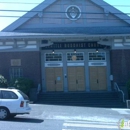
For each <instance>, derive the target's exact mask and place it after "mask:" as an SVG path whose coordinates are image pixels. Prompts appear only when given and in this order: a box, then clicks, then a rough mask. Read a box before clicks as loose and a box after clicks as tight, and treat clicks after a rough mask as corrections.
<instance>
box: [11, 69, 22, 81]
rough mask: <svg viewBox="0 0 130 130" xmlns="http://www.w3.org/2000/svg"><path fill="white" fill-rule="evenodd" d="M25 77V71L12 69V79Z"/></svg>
mask: <svg viewBox="0 0 130 130" xmlns="http://www.w3.org/2000/svg"><path fill="white" fill-rule="evenodd" d="M20 77H23V69H21V68H11V69H10V79H14V78H20Z"/></svg>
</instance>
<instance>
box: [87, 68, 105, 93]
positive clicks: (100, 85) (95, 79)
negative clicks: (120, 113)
mask: <svg viewBox="0 0 130 130" xmlns="http://www.w3.org/2000/svg"><path fill="white" fill-rule="evenodd" d="M89 74H90V75H89V77H90V90H92V91H94V90H99V91H100V90H107V73H106V67H105V66H92V67H89Z"/></svg>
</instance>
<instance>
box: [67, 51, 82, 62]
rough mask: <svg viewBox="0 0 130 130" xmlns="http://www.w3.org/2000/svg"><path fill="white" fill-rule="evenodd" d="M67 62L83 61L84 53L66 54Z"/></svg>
mask: <svg viewBox="0 0 130 130" xmlns="http://www.w3.org/2000/svg"><path fill="white" fill-rule="evenodd" d="M67 61H84V53H83V52H76V53H69V52H68V53H67Z"/></svg>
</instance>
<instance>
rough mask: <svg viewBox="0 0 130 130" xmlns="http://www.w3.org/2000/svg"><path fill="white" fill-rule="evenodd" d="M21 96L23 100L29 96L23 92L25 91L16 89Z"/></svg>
mask: <svg viewBox="0 0 130 130" xmlns="http://www.w3.org/2000/svg"><path fill="white" fill-rule="evenodd" d="M18 92H19V93H20V94H21V95H22V96H23V98H24V99H25V100H29V98H28V96H27V95H26V94H25V93H23V92H22V91H20V90H19V91H18Z"/></svg>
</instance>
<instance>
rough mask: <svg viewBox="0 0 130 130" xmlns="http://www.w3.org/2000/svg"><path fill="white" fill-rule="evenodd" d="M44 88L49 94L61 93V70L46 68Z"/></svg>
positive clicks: (58, 68) (60, 68)
mask: <svg viewBox="0 0 130 130" xmlns="http://www.w3.org/2000/svg"><path fill="white" fill-rule="evenodd" d="M46 88H47V91H49V92H51V91H52V92H56V91H63V68H62V67H48V68H46Z"/></svg>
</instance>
